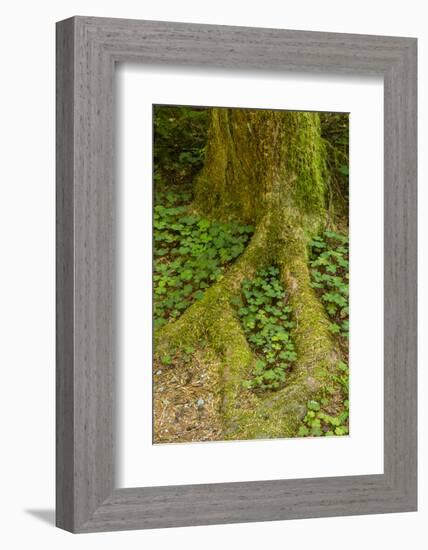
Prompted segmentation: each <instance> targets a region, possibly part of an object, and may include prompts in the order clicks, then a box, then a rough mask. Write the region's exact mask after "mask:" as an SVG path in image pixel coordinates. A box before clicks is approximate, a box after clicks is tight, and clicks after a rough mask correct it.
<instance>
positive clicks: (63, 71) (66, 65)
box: [56, 17, 417, 533]
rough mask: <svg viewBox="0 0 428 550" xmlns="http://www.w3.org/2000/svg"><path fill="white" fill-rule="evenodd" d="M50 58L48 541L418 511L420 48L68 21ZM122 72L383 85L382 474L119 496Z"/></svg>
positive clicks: (383, 40) (404, 42)
mask: <svg viewBox="0 0 428 550" xmlns="http://www.w3.org/2000/svg"><path fill="white" fill-rule="evenodd" d="M56 47H57V264H56V265H57V352H56V353H57V367H56V368H57V371H56V375H57V382H56V392H57V409H56V414H57V432H56V436H57V444H56V463H57V473H56V487H57V489H56V518H57V519H56V522H57V526H58V527H61V528H63V529H66V530H69V531H72V532H79V533H83V532H93V531H107V530H120V529H142V528H157V527H173V526H184V525H203V524H216V523H234V522H251V521H269V520H283V519H292V518H311V517H319V516H340V515H351V514H374V513H386V512H405V511H414V510H416V507H417V433H416V427H417V425H416V412H417V403H416V398H417V387H416V296H417V293H416V244H417V243H416V160H417V157H416V155H417V153H416V122H417V119H416V113H417V108H416V89H417V77H416V65H417V63H416V55H417V54H416V47H417V42H416V39H414V38H399V37H386V36H364V35H353V34H331V33H321V32H302V31H290V30H276V29H259V28H241V27H229V26H214V25H196V24H182V23H168V22H154V21H134V20H122V19H104V18H91V17H73V18H70V19H67V20H65V21H61V22H59V23H58V24H57V45H56ZM118 62H136V63H141V64H163V65H170V66H194V67H201V66H204V67H217V68H227V69H236V70H242V69H245V70H250V71H266V70H269V71H276V72H282V71H299V72H335V73H338V74H352V75H380V76H382V77H383V78H384V109H385V112H384V155H385V156H384V184H385V196H384V223H385V231H384V251H385V260H384V261H385V264H384V292H385V296H384V341H385V348H384V407H385V408H384V473H383V474H377V475H357V476H349V477H332V478H315V479H295V480H272V481H252V482H245V483H241V482H239V483H218V484H209V485H207V484H203V485H182V486H166V487H165V486H164V487H148V488H147V487H146V488H144V487H140V488H129V489H128V488H126V489H118V488H116V487H115V485H114V468H115V433H114V432H115V430H114V427H115V418H114V416H115V415H114V397H115V377H114V369H115V349H114V342H115V326H114V319H115V311H114V295H115V270H116V269H115V260H114V258H115V229H114V228H115V182H114V168H113V162H114V160H113V159H114V126H113V117H114V113H113V111H114V109H113V106H114V104H113V102H114V86H113V82H114V69H115V64H116V63H118ZM361 452H362V453H363V452H364V449H361ZM141 467H142V468H144V462H143V463H142V464H141Z"/></svg>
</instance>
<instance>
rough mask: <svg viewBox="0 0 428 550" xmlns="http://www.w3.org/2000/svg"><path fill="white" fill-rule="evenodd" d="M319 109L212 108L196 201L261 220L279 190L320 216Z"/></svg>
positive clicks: (219, 212)
mask: <svg viewBox="0 0 428 550" xmlns="http://www.w3.org/2000/svg"><path fill="white" fill-rule="evenodd" d="M320 131H321V129H320V121H319V115H318V113H305V112H291V111H271V110H269V111H267V110H257V111H254V110H251V109H223V108H220V109H212V116H211V126H210V131H209V139H208V145H207V153H206V161H205V164H204V168H203V170H202V172H201V174H200V175H199V177H198V178H197V179H196V183H195V197H196V198H195V207H196V208H197V209H198V210H200V211H202V212H204V213H206V214H209V215H212V216H213V217H215V218H219V217H220V218H227V219H230V218H231V217H233V218H235V219H239V220H241V221H244V222H245V223H258V222H259V221H260V220H261V219H262V217H263V216H264V215H265V214H266V212H267V210H268V209H270V208H271V207H272V204H274V203H275V202H276V201H277V198H278V196H279V195H282V196H283V197H286V200H287V202H288V205H289V206H291V205H292V206H295V207H296V208H297V209H298V210H300V211H301V212H302V213H306V214H310V215H312V216H313V215H314V214H316V215H317V216H322V215H323V214H324V205H325V190H326V164H325V144H324V141H323V140H322V139H321V137H320Z"/></svg>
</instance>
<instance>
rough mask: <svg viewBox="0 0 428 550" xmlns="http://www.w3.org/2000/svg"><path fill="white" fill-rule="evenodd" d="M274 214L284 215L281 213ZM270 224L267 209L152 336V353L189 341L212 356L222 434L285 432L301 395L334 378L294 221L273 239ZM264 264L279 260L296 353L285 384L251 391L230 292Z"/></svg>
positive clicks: (314, 394) (290, 431)
mask: <svg viewBox="0 0 428 550" xmlns="http://www.w3.org/2000/svg"><path fill="white" fill-rule="evenodd" d="M281 219H282V220H284V218H283V216H281ZM282 223H283V222H282ZM271 226H272V219H271V214H269V215H268V216H266V218H265V220H264V221H263V222H262V223H261V224H259V226H258V227H257V230H256V232H255V234H254V236H253V238H252V240H251V242H250V244H249V245H248V247H247V249H246V250H245V251H244V253H243V255H242V256H241V258H240V259H239V260H238V261H237V262H236V263H235V264H234V265H233V266H232V267H231V268H230V269H229V271H228V272H227V273H226V275H225V276H224V277H223V279H222V280H220V281H218V282H217V283H215V284H214V285H213V286H212V287H211V288H209V289H208V290H207V291H206V292H205V295H204V297H203V298H202V299H201V300H199V301H198V302H195V303H194V304H193V305H192V306H190V307H189V308H188V309H187V310H186V311H185V312H184V314H183V315H182V316H181V317H180V318H179V319H178V320H177V321H175V322H172V323H169V324H168V325H166V326H165V327H163V328H162V329H160V331H159V332H158V333H157V334H156V335H155V343H156V345H155V349H156V355H157V356H158V357H161V356H162V355H163V354H171V353H174V351H175V350H180V349H183V348H184V347H186V346H196V347H199V349H201V348H204V347H205V348H206V349H207V350H209V353H210V356H214V357H216V358H217V361H216V362H214V363H213V362H212V361H211V362H210V364H211V366H212V365H215V368H218V369H220V378H219V380H220V388H218V392H219V393H220V395H221V399H220V403H221V405H220V410H219V415H220V419H221V422H222V425H223V438H224V439H254V438H272V437H292V436H294V435H296V432H297V430H298V428H299V425H300V424H301V421H302V419H303V417H304V415H305V413H306V404H307V401H308V400H309V399H314V398H318V397H320V396H321V394H320V392H321V389H322V387H323V386H325V385H326V384H328V385H329V386H330V387H332V386H333V387H335V385H336V384H335V382H334V375H335V373H336V369H337V364H338V362H339V360H340V358H339V356H338V354H337V352H336V351H335V347H334V344H333V341H332V338H331V336H330V333H329V330H328V321H327V318H326V315H325V313H324V309H323V306H322V304H321V303H320V302H319V300H318V298H317V297H316V295H315V293H314V291H313V289H312V287H311V285H310V275H309V271H308V266H307V254H306V239H305V238H304V237H303V235H302V233H301V231H300V230H298V231H297V232H296V230H295V229H294V228H295V227H296V225H294V226H293V227H291V226H288V227H287V225H285V224H284V223H283V231H281V232H280V234H281V235H282V237H280V239H279V240H278V231H277V228H276V230H275V233H276V240H275V243H273V242H272V241H270V238H269V237H270V236H271V234H272V233H271V230H270V228H271ZM299 231H300V232H299ZM273 244H275V246H273ZM271 263H275V264H277V265H278V266H279V267H280V272H281V278H282V281H283V284H284V287H285V288H286V290H287V292H288V293H289V300H290V303H291V305H292V307H293V312H294V320H295V323H296V326H295V328H294V329H293V331H292V337H293V339H294V343H295V347H296V351H297V355H298V360H297V363H296V364H295V366H294V368H293V372H292V374H291V375H290V377H289V379H288V382H287V386H286V387H285V388H283V389H282V390H279V391H276V392H264V393H263V394H261V395H255V394H254V393H253V392H250V391H248V390H245V389H243V386H242V381H243V380H245V379H247V378H248V377H249V376H250V372H251V370H252V366H253V362H254V356H253V353H252V351H251V349H250V347H249V345H248V342H247V340H246V338H245V335H244V332H243V330H242V327H241V324H240V321H239V319H238V317H237V315H236V312H235V310H234V308H233V307H232V306H231V304H230V299H231V297H232V296H233V295H235V294H237V293H238V292H239V291H240V284H241V281H242V280H243V279H244V278H251V277H252V276H254V274H255V272H256V271H258V270H259V269H261V268H263V267H266V266H267V265H269V264H271Z"/></svg>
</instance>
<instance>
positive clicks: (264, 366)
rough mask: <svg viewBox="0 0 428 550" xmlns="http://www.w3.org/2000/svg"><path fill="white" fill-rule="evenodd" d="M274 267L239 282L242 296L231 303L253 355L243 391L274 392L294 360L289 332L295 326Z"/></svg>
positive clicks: (282, 381) (283, 382) (280, 385)
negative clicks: (253, 363)
mask: <svg viewBox="0 0 428 550" xmlns="http://www.w3.org/2000/svg"><path fill="white" fill-rule="evenodd" d="M278 276H279V269H278V268H277V267H275V266H271V267H268V268H267V269H263V270H261V271H259V272H257V274H256V277H255V278H254V279H252V280H244V281H243V283H242V295H241V297H239V298H238V299H237V300H235V301H234V304H235V305H237V306H238V307H239V309H238V315H239V317H240V320H241V323H242V326H243V329H244V332H245V335H246V337H247V340H248V342H249V344H250V346H251V348H252V350H253V352H254V354H255V355H256V357H257V359H256V361H255V365H254V369H253V372H252V378H251V379H250V380H245V381H244V383H243V385H244V387H245V388H248V389H254V390H277V389H279V388H281V387H283V386H284V385H285V383H286V379H287V373H288V372H289V371H290V369H291V367H292V365H293V362H294V361H295V359H296V352H295V350H294V344H293V341H292V339H291V335H290V330H291V329H292V328H293V326H294V323H293V321H292V320H291V319H292V311H291V306H290V305H288V304H287V295H286V292H285V290H284V288H283V287H282V285H281V282H280V281H279V278H278Z"/></svg>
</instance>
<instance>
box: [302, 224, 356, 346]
mask: <svg viewBox="0 0 428 550" xmlns="http://www.w3.org/2000/svg"><path fill="white" fill-rule="evenodd" d="M310 268H311V277H312V287H313V288H315V289H316V292H317V294H318V295H319V296H320V298H321V300H322V302H323V303H324V306H325V309H326V311H327V313H328V315H329V317H330V320H331V323H330V331H331V332H332V333H333V334H340V336H342V337H344V338H348V335H349V304H348V302H349V247H348V237H347V236H346V235H343V234H339V233H335V232H333V231H325V232H324V233H323V234H322V235H321V236H319V237H316V238H315V239H313V241H312V243H311V252H310Z"/></svg>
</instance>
